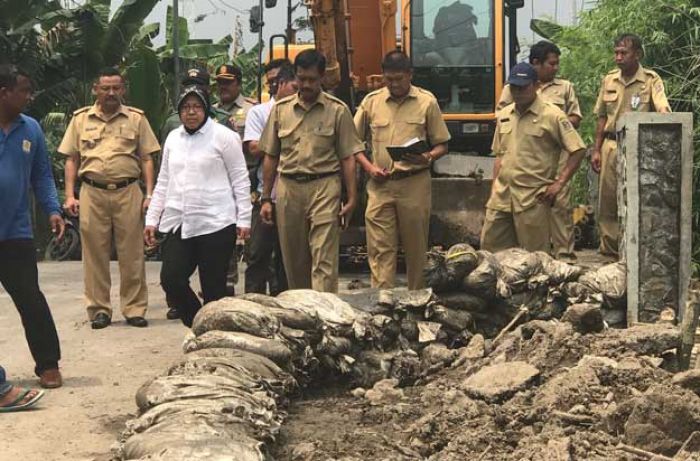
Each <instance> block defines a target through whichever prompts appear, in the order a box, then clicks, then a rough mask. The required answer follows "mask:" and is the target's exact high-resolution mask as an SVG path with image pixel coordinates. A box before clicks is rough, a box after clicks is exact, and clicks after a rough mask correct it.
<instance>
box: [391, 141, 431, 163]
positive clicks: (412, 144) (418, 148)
mask: <svg viewBox="0 0 700 461" xmlns="http://www.w3.org/2000/svg"><path fill="white" fill-rule="evenodd" d="M386 150H387V152H389V155H390V156H391V158H392V160H394V161H395V162H400V161H401V160H403V156H404V155H406V154H416V155H420V154H424V153H426V152H428V151H429V150H430V146H429V145H428V143H427V142H425V141H423V140H422V139H418V138H413V139H411V140H409V141H407V142H406V143H404V144H403V145H402V146H387V147H386Z"/></svg>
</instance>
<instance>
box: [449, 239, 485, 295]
mask: <svg viewBox="0 0 700 461" xmlns="http://www.w3.org/2000/svg"><path fill="white" fill-rule="evenodd" d="M445 264H446V265H447V273H448V276H449V278H450V280H451V281H452V282H453V284H457V285H459V283H460V282H461V281H462V279H463V278H464V277H466V276H467V275H468V274H469V273H470V272H471V271H473V270H474V269H476V266H477V265H479V254H478V253H477V251H476V250H475V249H474V248H473V247H472V246H471V245H469V244H467V243H458V244H457V245H452V246H451V247H450V249H449V250H447V254H446V255H445Z"/></svg>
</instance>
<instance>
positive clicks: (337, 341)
mask: <svg viewBox="0 0 700 461" xmlns="http://www.w3.org/2000/svg"><path fill="white" fill-rule="evenodd" d="M316 351H317V352H318V353H319V354H324V355H329V356H331V357H340V356H341V355H345V354H349V353H350V352H351V351H352V341H350V340H349V339H348V338H341V337H339V336H332V335H328V334H327V335H323V339H322V340H321V342H320V343H319V344H318V346H316Z"/></svg>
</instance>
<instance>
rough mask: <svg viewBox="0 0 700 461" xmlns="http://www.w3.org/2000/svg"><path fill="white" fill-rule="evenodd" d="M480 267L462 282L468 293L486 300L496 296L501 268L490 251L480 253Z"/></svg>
mask: <svg viewBox="0 0 700 461" xmlns="http://www.w3.org/2000/svg"><path fill="white" fill-rule="evenodd" d="M477 254H478V255H479V265H478V266H476V268H475V269H474V270H473V271H472V272H471V273H469V275H467V276H466V277H464V280H462V287H463V288H464V290H465V291H466V292H468V293H472V294H476V295H479V296H482V297H485V298H492V297H494V296H495V294H496V283H497V281H498V274H499V273H500V272H501V266H500V264H499V263H498V261H497V260H496V258H495V257H494V256H493V254H491V253H490V252H488V251H484V250H482V251H479V252H477Z"/></svg>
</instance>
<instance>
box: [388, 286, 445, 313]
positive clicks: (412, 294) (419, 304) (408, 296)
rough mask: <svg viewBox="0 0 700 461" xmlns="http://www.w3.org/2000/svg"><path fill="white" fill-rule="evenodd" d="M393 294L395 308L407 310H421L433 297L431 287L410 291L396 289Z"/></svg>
mask: <svg viewBox="0 0 700 461" xmlns="http://www.w3.org/2000/svg"><path fill="white" fill-rule="evenodd" d="M394 296H395V300H396V306H395V310H398V311H408V312H415V311H422V310H423V309H425V307H426V306H427V305H428V304H430V303H431V302H433V301H434V299H435V295H434V294H433V290H432V289H431V288H424V289H422V290H411V291H403V290H396V291H394Z"/></svg>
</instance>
